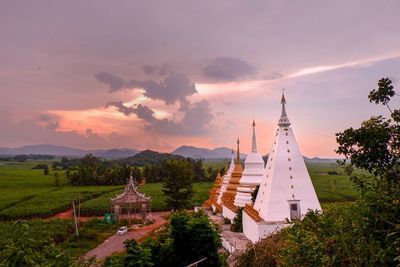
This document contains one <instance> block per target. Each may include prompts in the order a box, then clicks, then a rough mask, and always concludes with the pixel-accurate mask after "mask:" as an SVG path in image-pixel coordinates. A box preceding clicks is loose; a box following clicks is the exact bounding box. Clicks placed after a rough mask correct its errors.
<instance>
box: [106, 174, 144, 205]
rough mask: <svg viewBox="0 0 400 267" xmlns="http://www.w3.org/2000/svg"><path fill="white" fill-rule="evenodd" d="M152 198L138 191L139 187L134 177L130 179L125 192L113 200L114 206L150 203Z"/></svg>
mask: <svg viewBox="0 0 400 267" xmlns="http://www.w3.org/2000/svg"><path fill="white" fill-rule="evenodd" d="M149 201H150V197H146V196H145V195H144V194H142V193H139V192H138V191H137V186H136V184H135V182H134V181H133V178H132V175H131V176H130V178H129V182H128V185H127V187H126V188H125V192H123V193H122V194H119V195H117V196H116V197H115V198H112V199H111V202H112V203H113V204H123V203H128V204H130V203H148V202H149Z"/></svg>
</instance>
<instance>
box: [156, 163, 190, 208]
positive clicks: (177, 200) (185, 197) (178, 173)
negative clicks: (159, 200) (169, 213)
mask: <svg viewBox="0 0 400 267" xmlns="http://www.w3.org/2000/svg"><path fill="white" fill-rule="evenodd" d="M163 172H164V174H165V182H164V184H163V189H162V191H163V193H164V195H165V196H166V201H167V203H168V205H169V206H170V207H171V208H172V209H174V210H180V209H183V208H185V207H187V206H188V205H189V203H190V201H191V199H192V196H193V176H194V172H193V169H192V167H191V165H190V163H189V162H188V161H186V160H167V161H165V162H164V163H163Z"/></svg>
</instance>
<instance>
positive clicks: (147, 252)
mask: <svg viewBox="0 0 400 267" xmlns="http://www.w3.org/2000/svg"><path fill="white" fill-rule="evenodd" d="M124 244H125V247H126V256H125V259H124V266H125V267H152V266H154V264H153V263H152V262H151V249H149V248H146V247H142V246H139V245H138V244H137V243H136V241H135V240H134V239H130V240H126V241H125V242H124Z"/></svg>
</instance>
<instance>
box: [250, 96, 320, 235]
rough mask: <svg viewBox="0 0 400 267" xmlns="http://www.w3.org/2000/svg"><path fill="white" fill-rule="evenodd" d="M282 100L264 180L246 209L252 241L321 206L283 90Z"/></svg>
mask: <svg viewBox="0 0 400 267" xmlns="http://www.w3.org/2000/svg"><path fill="white" fill-rule="evenodd" d="M281 104H282V113H281V117H280V119H279V123H278V129H277V131H276V133H275V139H274V144H273V146H272V150H271V153H270V154H269V158H268V162H267V165H266V167H265V175H264V177H263V181H262V182H261V184H260V188H259V191H258V194H257V198H256V201H255V203H254V206H252V205H246V206H245V209H244V213H243V233H244V234H245V235H246V237H247V238H249V239H250V240H252V241H253V242H256V241H258V240H259V239H260V238H263V237H265V236H267V235H269V234H271V233H272V232H274V231H276V230H277V229H279V228H282V227H285V226H287V224H285V221H286V219H289V220H296V219H301V218H302V217H303V216H304V215H305V213H307V211H308V210H309V209H311V210H321V206H320V204H319V201H318V198H317V195H316V193H315V190H314V187H313V184H312V182H311V178H310V175H309V173H308V171H307V168H306V165H305V163H304V159H303V156H302V154H301V152H300V149H299V146H298V145H297V141H296V138H295V136H294V134H293V130H292V128H291V126H290V125H291V123H290V121H289V118H288V116H287V114H286V107H285V105H286V99H285V96H284V94H282V100H281Z"/></svg>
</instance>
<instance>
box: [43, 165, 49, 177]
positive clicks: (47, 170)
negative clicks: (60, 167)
mask: <svg viewBox="0 0 400 267" xmlns="http://www.w3.org/2000/svg"><path fill="white" fill-rule="evenodd" d="M46 166H47V165H46ZM43 174H44V175H49V168H44V169H43Z"/></svg>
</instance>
